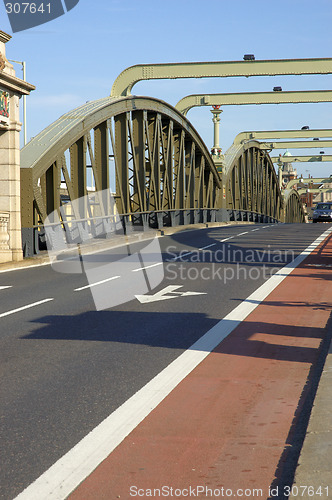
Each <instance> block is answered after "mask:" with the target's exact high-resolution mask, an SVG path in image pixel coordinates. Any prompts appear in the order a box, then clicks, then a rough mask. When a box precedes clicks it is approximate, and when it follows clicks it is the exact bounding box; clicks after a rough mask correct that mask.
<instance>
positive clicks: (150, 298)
mask: <svg viewBox="0 0 332 500" xmlns="http://www.w3.org/2000/svg"><path fill="white" fill-rule="evenodd" d="M182 286H183V285H169V286H166V288H163V290H160V291H159V292H157V293H155V294H154V295H135V297H136V299H137V300H139V301H140V302H141V304H147V303H149V302H158V301H159V300H168V299H176V298H178V297H188V296H189V295H206V293H205V292H175V290H178V288H182ZM167 293H174V294H176V295H166V294H167Z"/></svg>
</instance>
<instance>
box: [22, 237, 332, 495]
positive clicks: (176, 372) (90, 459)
mask: <svg viewBox="0 0 332 500" xmlns="http://www.w3.org/2000/svg"><path fill="white" fill-rule="evenodd" d="M331 232H332V228H331V229H329V230H327V231H325V232H324V233H323V234H322V235H321V236H320V237H319V238H317V239H316V240H315V241H314V242H313V243H311V245H309V246H308V247H307V248H306V249H305V250H304V251H303V252H302V253H301V254H300V255H298V256H297V257H296V259H294V260H293V261H292V262H290V263H289V264H287V265H286V266H285V267H284V268H282V269H280V270H279V271H278V272H277V273H276V274H274V275H273V276H271V278H270V279H269V280H268V281H266V282H265V283H264V284H263V285H261V286H260V287H259V288H258V289H257V290H256V291H255V292H253V293H252V294H251V295H249V297H248V298H247V299H246V300H244V301H243V302H241V304H239V305H238V306H237V307H235V309H233V311H232V312H230V313H229V314H227V316H225V318H224V319H222V320H221V321H219V322H218V323H217V324H216V325H215V326H213V327H212V328H211V329H210V330H209V331H208V332H207V333H206V334H205V335H203V336H202V337H201V338H200V339H199V340H198V341H197V342H195V343H194V344H193V345H192V346H191V347H190V348H189V349H188V350H187V351H185V352H184V353H183V354H181V355H180V356H179V357H178V358H177V359H175V360H174V361H173V362H172V363H171V364H170V365H168V366H167V367H166V368H165V369H164V370H162V371H161V372H160V373H159V374H158V375H157V376H156V377H154V378H153V379H152V380H151V381H150V382H148V383H147V384H146V385H145V386H144V387H143V388H142V389H140V390H139V391H138V392H136V394H134V395H133V396H132V397H131V398H129V399H128V400H127V401H126V402H125V403H124V404H123V405H122V406H120V407H119V408H118V409H117V410H115V411H114V412H113V413H112V414H111V415H109V416H108V417H107V418H106V419H105V420H104V421H103V422H101V423H100V424H99V425H98V426H97V427H95V428H94V429H93V430H92V431H91V432H90V433H89V434H88V435H87V436H85V437H84V438H83V439H82V440H81V441H80V442H79V443H78V444H77V445H76V446H74V448H72V449H71V450H70V451H69V452H68V453H66V454H65V455H64V456H63V457H62V458H60V460H58V461H57V462H56V463H55V464H54V465H52V466H51V467H50V468H49V469H48V470H47V471H46V472H44V474H42V475H41V476H40V477H39V478H38V479H36V481H34V482H33V483H32V484H31V485H30V486H28V487H27V488H26V489H25V490H24V491H23V492H22V493H20V494H19V495H18V496H17V497H16V499H14V500H31V499H32V498H47V500H64V499H66V498H67V497H68V495H69V494H70V493H71V492H72V491H73V490H74V489H75V488H76V487H77V486H78V485H79V484H80V483H81V482H82V481H84V480H85V479H86V478H87V476H88V475H89V474H91V473H92V472H93V471H94V470H95V469H96V467H98V465H99V464H100V463H101V462H102V461H103V460H105V459H106V457H107V456H108V455H109V454H110V453H111V452H112V451H113V450H114V449H115V448H116V447H117V446H118V445H119V444H120V443H121V442H122V441H123V440H124V439H125V438H126V437H127V436H128V434H129V433H130V432H132V431H133V429H135V428H136V427H137V426H138V425H139V424H140V422H142V420H143V419H144V418H146V417H147V415H149V413H151V412H152V410H153V409H154V408H156V406H157V405H158V404H160V403H161V401H163V400H164V399H165V398H166V396H168V394H169V393H170V392H171V391H172V390H173V389H174V388H175V387H176V386H177V385H178V384H179V383H180V382H181V381H182V380H183V379H184V378H185V377H187V375H189V373H191V372H192V371H193V370H194V368H196V366H197V365H198V364H199V363H201V362H202V361H203V360H204V359H205V358H206V357H207V356H208V355H209V353H210V352H211V351H212V350H213V349H215V348H216V347H217V345H219V344H220V342H222V340H224V339H225V338H226V337H227V336H228V335H229V334H230V333H231V332H232V331H233V330H234V329H235V328H236V327H237V326H238V325H239V324H240V323H241V322H242V321H243V320H244V319H245V318H246V317H247V316H248V315H249V314H250V313H251V312H252V311H254V310H255V309H256V307H257V306H258V305H259V304H260V303H261V302H262V301H263V300H264V299H265V298H266V297H267V296H268V295H269V294H270V293H271V292H272V291H273V290H274V289H275V288H276V287H277V286H278V285H279V284H280V283H281V282H282V281H283V280H284V279H285V278H286V276H288V275H289V274H290V273H291V272H292V271H293V270H294V269H295V268H296V267H297V266H298V265H299V264H301V262H302V261H303V260H304V259H305V258H306V257H307V256H308V255H309V254H310V253H311V252H312V251H313V250H315V248H317V246H318V245H319V244H320V243H321V242H322V241H323V240H324V239H325V238H326V237H327V236H328V235H329V234H330V233H331Z"/></svg>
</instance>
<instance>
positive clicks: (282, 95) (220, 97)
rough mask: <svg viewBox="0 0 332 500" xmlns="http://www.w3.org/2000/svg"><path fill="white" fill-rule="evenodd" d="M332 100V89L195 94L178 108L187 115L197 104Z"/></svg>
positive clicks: (221, 104)
mask: <svg viewBox="0 0 332 500" xmlns="http://www.w3.org/2000/svg"><path fill="white" fill-rule="evenodd" d="M305 102H308V103H309V102H312V103H313V102H315V103H317V102H332V90H301V91H297V90H292V91H286V92H240V93H230V94H226V93H224V94H193V95H188V96H186V97H184V98H183V99H181V100H180V101H179V102H178V103H177V104H176V106H175V107H176V109H177V110H178V111H180V113H182V114H183V115H185V116H186V115H187V113H188V111H189V110H190V109H191V108H194V107H196V106H232V105H236V106H239V105H248V104H298V103H305Z"/></svg>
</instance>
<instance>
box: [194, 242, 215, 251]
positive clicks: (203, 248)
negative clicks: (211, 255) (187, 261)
mask: <svg viewBox="0 0 332 500" xmlns="http://www.w3.org/2000/svg"><path fill="white" fill-rule="evenodd" d="M216 244H217V243H211V245H206V247H202V248H199V249H198V250H205V249H206V248H210V247H214V246H215V245H216Z"/></svg>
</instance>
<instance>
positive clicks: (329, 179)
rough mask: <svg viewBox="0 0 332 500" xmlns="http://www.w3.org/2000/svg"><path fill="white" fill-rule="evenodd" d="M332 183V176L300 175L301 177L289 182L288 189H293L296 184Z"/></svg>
mask: <svg viewBox="0 0 332 500" xmlns="http://www.w3.org/2000/svg"><path fill="white" fill-rule="evenodd" d="M300 183H301V184H308V185H309V184H332V177H309V178H307V179H304V178H303V177H300V178H299V179H293V180H291V181H289V182H288V184H287V186H286V189H291V188H292V187H293V186H295V185H296V184H300Z"/></svg>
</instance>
